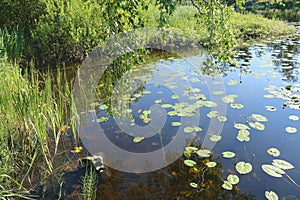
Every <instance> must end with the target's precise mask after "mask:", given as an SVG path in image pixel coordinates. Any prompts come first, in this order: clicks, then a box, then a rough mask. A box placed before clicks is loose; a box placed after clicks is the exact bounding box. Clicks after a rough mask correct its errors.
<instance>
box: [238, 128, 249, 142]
mask: <svg viewBox="0 0 300 200" xmlns="http://www.w3.org/2000/svg"><path fill="white" fill-rule="evenodd" d="M249 135H250V132H249V131H248V130H245V129H241V130H239V132H238V135H237V137H236V138H237V139H238V140H239V141H240V142H249V141H250V137H249Z"/></svg>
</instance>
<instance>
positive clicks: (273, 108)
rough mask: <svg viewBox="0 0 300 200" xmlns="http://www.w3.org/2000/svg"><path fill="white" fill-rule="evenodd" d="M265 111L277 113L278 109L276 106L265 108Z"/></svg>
mask: <svg viewBox="0 0 300 200" xmlns="http://www.w3.org/2000/svg"><path fill="white" fill-rule="evenodd" d="M265 109H266V110H268V111H276V110H277V108H276V107H274V106H265Z"/></svg>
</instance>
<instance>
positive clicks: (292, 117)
mask: <svg viewBox="0 0 300 200" xmlns="http://www.w3.org/2000/svg"><path fill="white" fill-rule="evenodd" d="M289 119H290V120H293V121H297V120H299V117H298V116H297V115H290V116H289Z"/></svg>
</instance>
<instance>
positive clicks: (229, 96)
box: [222, 94, 238, 103]
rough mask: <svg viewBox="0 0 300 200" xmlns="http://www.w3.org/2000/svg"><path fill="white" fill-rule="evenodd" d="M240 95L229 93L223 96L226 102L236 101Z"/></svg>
mask: <svg viewBox="0 0 300 200" xmlns="http://www.w3.org/2000/svg"><path fill="white" fill-rule="evenodd" d="M237 97H238V96H237V95H235V94H230V95H227V96H225V97H223V98H222V101H223V102H224V103H234V99H235V98H237Z"/></svg>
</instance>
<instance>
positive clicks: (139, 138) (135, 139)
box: [133, 137, 145, 143]
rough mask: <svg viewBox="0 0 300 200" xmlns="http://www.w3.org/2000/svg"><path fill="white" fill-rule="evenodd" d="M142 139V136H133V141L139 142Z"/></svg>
mask: <svg viewBox="0 0 300 200" xmlns="http://www.w3.org/2000/svg"><path fill="white" fill-rule="evenodd" d="M144 139H145V138H144V137H135V138H133V142H134V143H139V142H141V141H143V140H144Z"/></svg>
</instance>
